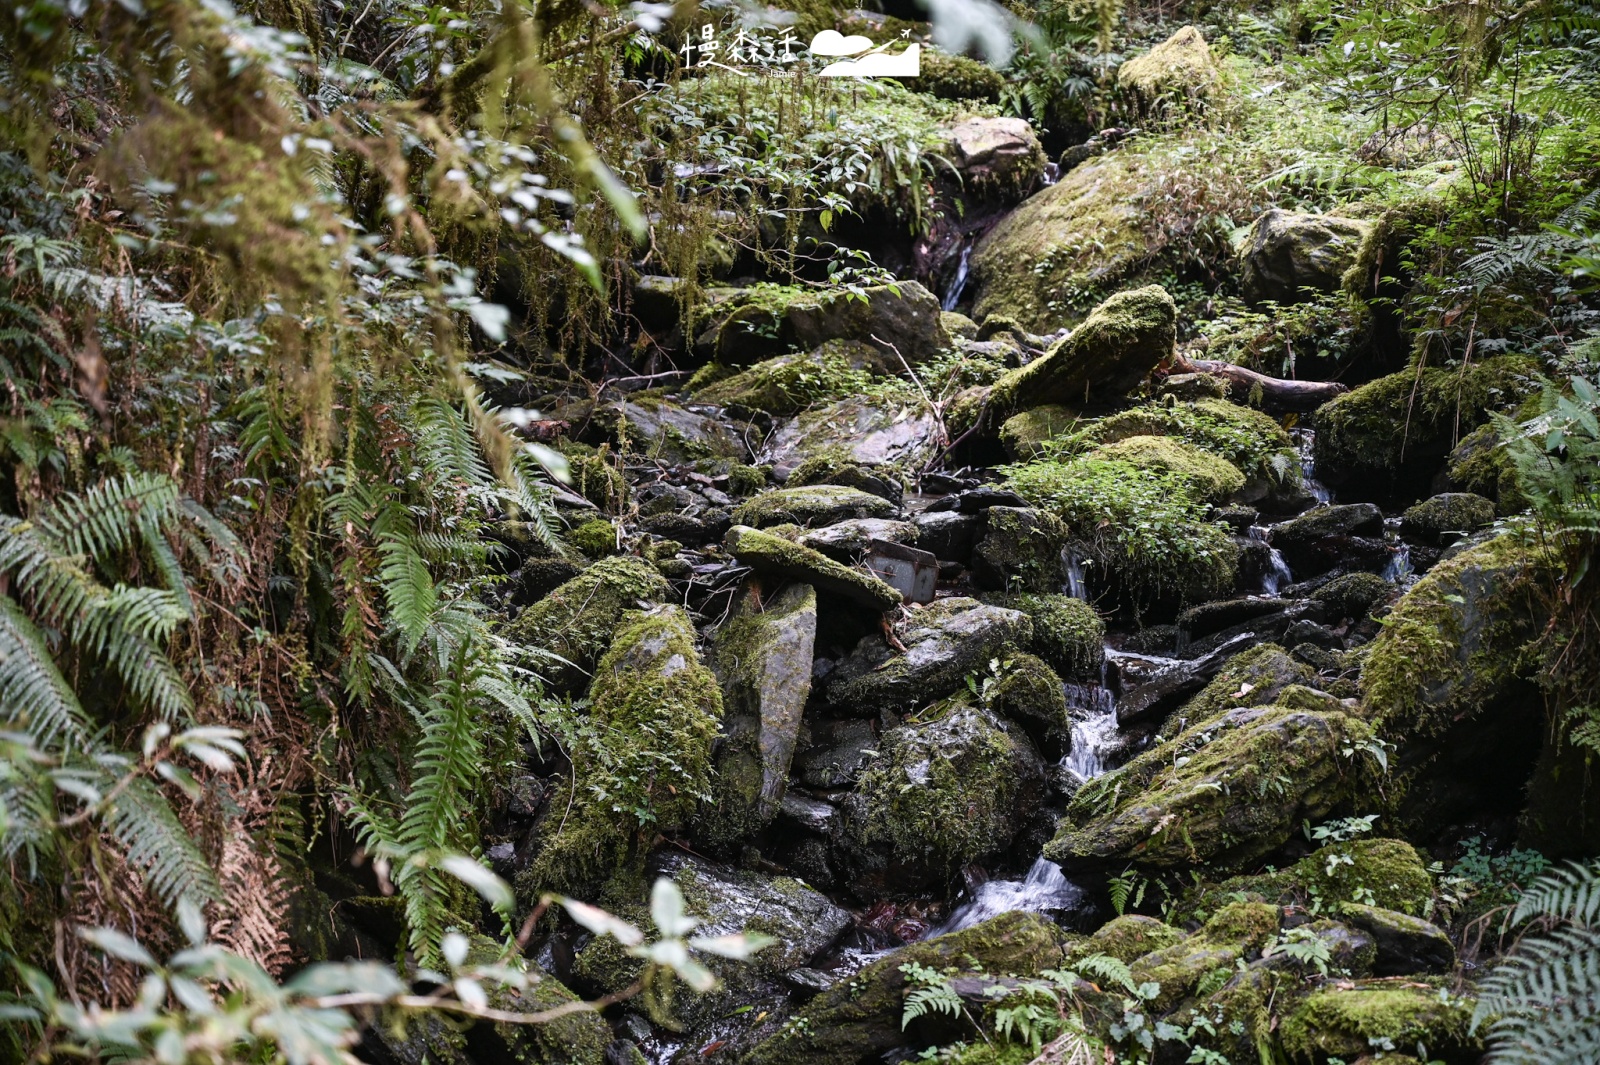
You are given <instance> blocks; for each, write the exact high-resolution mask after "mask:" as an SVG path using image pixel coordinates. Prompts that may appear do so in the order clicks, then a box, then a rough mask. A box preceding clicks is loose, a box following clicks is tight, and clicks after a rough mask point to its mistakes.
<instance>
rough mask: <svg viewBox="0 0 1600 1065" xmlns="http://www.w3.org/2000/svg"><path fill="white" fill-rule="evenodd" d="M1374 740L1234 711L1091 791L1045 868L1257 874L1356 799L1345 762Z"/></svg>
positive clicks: (1323, 724) (1300, 716) (1337, 718)
mask: <svg viewBox="0 0 1600 1065" xmlns="http://www.w3.org/2000/svg"><path fill="white" fill-rule="evenodd" d="M1370 735H1371V732H1370V730H1369V729H1368V728H1367V726H1366V725H1365V723H1363V722H1362V721H1360V720H1359V719H1357V718H1355V717H1353V716H1350V715H1346V714H1338V713H1317V712H1312V711H1303V710H1295V709H1289V708H1283V707H1257V708H1251V709H1242V708H1241V709H1234V710H1229V711H1227V712H1226V713H1224V714H1222V715H1221V716H1220V717H1218V718H1216V719H1215V720H1213V721H1211V722H1208V723H1206V724H1203V725H1199V726H1195V727H1191V728H1189V729H1188V730H1186V731H1184V732H1183V733H1181V734H1179V735H1178V736H1177V737H1176V738H1175V739H1172V740H1168V741H1166V742H1165V743H1162V744H1160V745H1158V746H1156V747H1153V748H1151V749H1150V750H1148V751H1145V752H1143V753H1141V754H1140V755H1138V756H1137V757H1135V758H1134V759H1133V760H1132V761H1131V762H1129V763H1128V764H1127V765H1125V766H1123V767H1122V768H1121V769H1118V770H1114V771H1112V772H1110V773H1107V774H1106V775H1104V776H1102V777H1097V778H1095V779H1094V780H1091V781H1090V782H1088V783H1087V784H1086V785H1084V787H1083V788H1082V789H1080V790H1079V791H1078V793H1077V794H1076V795H1074V796H1073V798H1072V801H1071V802H1070V803H1069V804H1068V806H1067V810H1066V813H1065V815H1064V816H1063V818H1062V820H1061V823H1060V827H1059V829H1058V831H1057V833H1056V837H1055V839H1053V840H1052V841H1051V842H1050V843H1049V844H1048V845H1047V846H1046V847H1045V857H1047V858H1049V859H1050V860H1051V861H1054V862H1057V863H1058V864H1060V865H1062V867H1063V868H1106V867H1108V866H1116V865H1125V864H1127V863H1129V862H1136V863H1138V864H1140V865H1144V866H1150V867H1156V868H1173V867H1182V866H1184V865H1187V864H1189V863H1191V862H1194V861H1202V862H1210V863H1213V864H1215V865H1219V866H1227V865H1230V864H1234V865H1238V864H1244V863H1247V862H1249V861H1251V860H1253V859H1255V858H1259V857H1260V856H1262V855H1265V854H1268V853H1270V852H1271V851H1273V850H1274V849H1276V848H1277V847H1278V846H1280V845H1282V843H1283V842H1284V841H1285V840H1287V839H1288V838H1289V837H1290V835H1291V834H1292V833H1293V832H1295V831H1296V830H1297V829H1298V827H1299V825H1300V822H1301V821H1302V820H1303V819H1307V818H1309V819H1311V820H1316V819H1318V818H1321V817H1324V816H1326V815H1327V814H1328V812H1329V811H1331V810H1333V809H1334V808H1335V807H1336V806H1337V804H1338V803H1339V802H1340V801H1342V800H1344V799H1346V798H1348V797H1349V795H1350V793H1351V789H1352V788H1353V787H1354V786H1355V784H1356V780H1355V776H1356V775H1355V774H1354V773H1352V772H1350V766H1349V763H1348V762H1347V760H1346V759H1344V758H1343V757H1342V756H1341V754H1340V751H1341V750H1342V748H1343V747H1344V746H1345V745H1346V744H1348V743H1351V742H1356V741H1361V740H1365V739H1367V738H1368V737H1370ZM1185 759H1186V760H1185Z"/></svg>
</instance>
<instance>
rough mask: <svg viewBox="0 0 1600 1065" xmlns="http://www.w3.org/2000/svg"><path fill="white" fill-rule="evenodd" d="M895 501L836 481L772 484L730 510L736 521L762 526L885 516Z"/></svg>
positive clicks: (735, 522)
mask: <svg viewBox="0 0 1600 1065" xmlns="http://www.w3.org/2000/svg"><path fill="white" fill-rule="evenodd" d="M893 512H894V504H892V503H890V502H889V501H888V500H887V499H884V498H883V497H882V496H877V495H873V494H872V493H870V492H863V491H862V490H861V489H859V488H851V487H849V486H847V485H835V484H809V485H803V486H800V487H796V488H775V489H773V490H772V491H770V492H763V493H762V494H761V495H758V496H756V497H755V498H753V499H750V500H747V501H745V502H744V503H741V504H740V505H739V506H738V507H737V508H736V509H735V510H734V512H733V523H734V524H735V525H752V526H755V527H756V528H758V529H759V528H764V527H766V526H769V525H788V524H793V525H801V526H814V525H832V524H834V523H835V522H840V521H844V520H845V519H846V518H886V517H888V516H889V515H890V514H892V513H893Z"/></svg>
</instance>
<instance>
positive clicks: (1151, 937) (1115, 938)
mask: <svg viewBox="0 0 1600 1065" xmlns="http://www.w3.org/2000/svg"><path fill="white" fill-rule="evenodd" d="M1182 939H1183V932H1181V931H1179V930H1178V929H1176V928H1174V927H1172V926H1171V925H1169V924H1167V923H1165V922H1164V921H1158V920H1156V919H1155V918H1154V917H1144V916H1141V915H1140V914H1136V913H1125V914H1123V915H1122V916H1121V917H1117V918H1115V919H1113V920H1110V921H1107V922H1106V923H1105V924H1103V925H1101V926H1100V928H1099V929H1098V930H1097V931H1096V932H1095V933H1094V934H1093V935H1091V936H1089V937H1088V938H1087V939H1085V940H1083V941H1082V942H1080V943H1078V944H1076V945H1074V946H1072V947H1070V948H1069V949H1068V951H1067V956H1066V959H1065V961H1066V964H1067V965H1069V966H1070V965H1072V964H1074V963H1076V962H1077V961H1079V960H1080V959H1082V958H1087V957H1089V956H1090V955H1091V954H1105V955H1107V956H1108V957H1112V958H1115V959H1117V960H1118V961H1120V962H1122V963H1123V964H1124V965H1127V964H1130V963H1131V962H1133V961H1134V960H1135V959H1137V958H1142V957H1144V956H1145V955H1146V954H1150V953H1153V952H1155V951H1158V950H1164V949H1166V948H1167V947H1170V946H1172V945H1174V944H1176V943H1178V942H1180V941H1181V940H1182Z"/></svg>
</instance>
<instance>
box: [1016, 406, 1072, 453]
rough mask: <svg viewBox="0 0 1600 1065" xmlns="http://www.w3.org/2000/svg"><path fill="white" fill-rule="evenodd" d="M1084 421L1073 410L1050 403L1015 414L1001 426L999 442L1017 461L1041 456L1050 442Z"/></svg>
mask: <svg viewBox="0 0 1600 1065" xmlns="http://www.w3.org/2000/svg"><path fill="white" fill-rule="evenodd" d="M1081 420H1082V418H1081V416H1080V415H1079V414H1078V413H1077V412H1076V411H1074V410H1073V409H1072V408H1070V407H1063V406H1060V405H1058V404H1047V405H1045V406H1043V407H1034V408H1033V409H1031V410H1025V411H1023V412H1022V413H1020V414H1013V415H1012V416H1011V417H1009V418H1007V419H1006V420H1005V423H1004V424H1002V425H1001V426H1000V443H1001V445H1002V446H1004V447H1005V449H1006V454H1008V455H1010V456H1011V457H1012V459H1014V460H1016V461H1018V462H1027V461H1029V460H1031V459H1036V458H1039V457H1041V455H1042V454H1043V449H1042V447H1041V446H1040V445H1042V444H1043V443H1044V442H1045V441H1047V440H1052V439H1054V438H1055V437H1057V436H1060V435H1062V434H1064V433H1067V432H1069V431H1071V430H1072V429H1073V428H1074V427H1076V426H1077V425H1078V423H1079V422H1080V421H1081Z"/></svg>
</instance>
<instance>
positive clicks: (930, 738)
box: [833, 706, 1045, 899]
mask: <svg viewBox="0 0 1600 1065" xmlns="http://www.w3.org/2000/svg"><path fill="white" fill-rule="evenodd" d="M1044 793H1045V769H1044V763H1043V762H1042V761H1040V759H1039V756H1038V754H1037V753H1035V752H1034V750H1033V747H1032V746H1031V745H1030V744H1029V743H1028V741H1027V739H1026V738H1025V737H1024V736H1023V735H1022V734H1021V733H1020V732H1018V731H1017V730H1016V728H1015V727H1014V726H1011V725H1009V724H1007V723H1006V722H1004V721H1001V720H999V719H998V718H996V717H994V716H993V715H991V714H990V713H988V712H986V711H984V710H979V709H976V708H974V707H967V706H959V707H953V708H951V709H950V710H949V712H948V713H946V714H945V716H943V717H942V718H940V719H939V720H935V721H929V722H926V723H921V724H911V725H905V726H903V727H901V728H898V729H894V730H892V731H890V732H888V733H886V734H885V735H884V737H883V745H882V750H881V752H880V754H879V755H878V757H877V758H876V759H874V761H873V763H872V765H871V766H870V767H869V768H868V769H867V771H866V772H865V773H863V774H862V775H861V780H860V781H859V782H858V783H857V785H856V791H855V793H854V794H852V795H851V796H850V797H849V798H848V799H846V800H845V801H844V804H843V805H842V806H841V808H840V815H841V816H840V819H839V822H838V826H837V831H836V832H835V834H834V837H833V843H834V854H835V857H836V863H835V864H836V866H837V867H839V868H840V869H841V871H843V872H846V873H847V875H848V876H849V878H850V881H851V885H852V889H853V890H854V891H855V892H856V894H857V895H859V896H860V897H862V898H864V899H865V898H879V897H883V896H885V895H889V896H904V895H907V894H909V895H917V894H920V893H922V892H925V891H942V890H943V889H944V888H945V887H946V886H947V885H948V884H949V883H950V882H951V881H952V880H953V879H954V878H955V876H956V874H957V873H959V871H960V870H961V867H962V866H964V865H967V864H968V863H971V862H982V861H984V860H986V859H989V858H993V857H995V856H996V855H999V854H1001V853H1003V852H1004V851H1005V850H1006V849H1007V848H1008V847H1009V846H1010V845H1011V842H1012V840H1013V839H1015V838H1016V835H1017V833H1018V832H1019V831H1020V830H1021V829H1022V827H1023V825H1024V824H1025V823H1026V822H1027V819H1028V818H1029V817H1030V816H1031V815H1032V813H1033V812H1034V811H1035V810H1037V809H1038V806H1039V803H1040V802H1041V801H1042V799H1043V798H1044Z"/></svg>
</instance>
